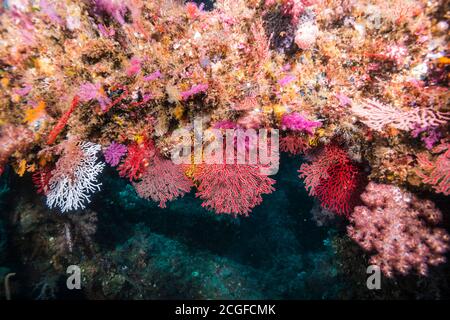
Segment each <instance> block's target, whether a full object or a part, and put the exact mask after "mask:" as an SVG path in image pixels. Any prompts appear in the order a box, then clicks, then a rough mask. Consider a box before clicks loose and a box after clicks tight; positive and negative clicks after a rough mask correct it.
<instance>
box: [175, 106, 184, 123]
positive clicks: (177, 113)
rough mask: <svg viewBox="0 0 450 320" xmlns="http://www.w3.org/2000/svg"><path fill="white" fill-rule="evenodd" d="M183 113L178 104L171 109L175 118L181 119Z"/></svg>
mask: <svg viewBox="0 0 450 320" xmlns="http://www.w3.org/2000/svg"><path fill="white" fill-rule="evenodd" d="M183 114H184V108H183V107H182V106H181V105H178V106H177V107H176V108H175V109H174V110H173V115H174V116H175V118H176V119H177V120H181V118H182V117H183Z"/></svg>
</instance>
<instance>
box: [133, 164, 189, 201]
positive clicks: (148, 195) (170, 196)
mask: <svg viewBox="0 0 450 320" xmlns="http://www.w3.org/2000/svg"><path fill="white" fill-rule="evenodd" d="M133 185H134V188H135V189H136V193H137V194H138V195H139V196H140V197H141V198H144V199H151V200H153V201H156V202H159V207H161V208H165V207H166V202H167V201H172V200H175V199H176V198H178V197H180V196H183V195H184V194H185V193H187V192H189V190H190V189H191V187H192V186H193V184H192V181H191V180H189V179H188V178H187V177H186V176H185V175H184V172H183V170H182V167H181V166H180V165H176V164H174V163H173V162H172V161H171V160H168V159H163V158H161V157H160V156H156V157H155V158H154V161H152V163H151V164H150V165H149V166H148V167H147V170H146V171H145V173H144V174H143V176H142V180H141V181H140V182H137V183H133Z"/></svg>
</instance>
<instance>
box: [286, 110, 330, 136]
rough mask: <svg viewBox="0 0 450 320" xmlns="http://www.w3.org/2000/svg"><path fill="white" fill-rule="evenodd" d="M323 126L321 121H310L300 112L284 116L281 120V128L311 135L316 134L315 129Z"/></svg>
mask: <svg viewBox="0 0 450 320" xmlns="http://www.w3.org/2000/svg"><path fill="white" fill-rule="evenodd" d="M321 125H322V123H321V122H320V121H310V120H308V119H306V118H305V117H303V116H302V115H301V114H300V113H298V112H294V113H289V114H284V115H283V117H282V118H281V127H282V129H283V130H286V129H290V130H294V131H304V132H307V133H308V134H310V135H313V134H314V132H313V129H315V128H317V127H320V126H321Z"/></svg>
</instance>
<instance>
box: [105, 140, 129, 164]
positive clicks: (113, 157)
mask: <svg viewBox="0 0 450 320" xmlns="http://www.w3.org/2000/svg"><path fill="white" fill-rule="evenodd" d="M126 153H127V147H126V146H125V145H123V144H120V143H115V142H113V143H111V145H110V146H109V147H108V148H107V149H106V150H105V152H104V156H105V161H106V163H107V164H109V165H110V166H112V167H115V166H117V165H118V164H119V163H120V160H121V159H122V157H123V156H124V155H125V154H126Z"/></svg>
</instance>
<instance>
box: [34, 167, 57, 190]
mask: <svg viewBox="0 0 450 320" xmlns="http://www.w3.org/2000/svg"><path fill="white" fill-rule="evenodd" d="M51 177H52V168H50V167H45V168H44V169H41V170H38V171H36V172H35V173H33V177H32V179H33V183H34V185H35V186H36V188H37V193H38V194H47V192H48V190H49V183H50V178H51Z"/></svg>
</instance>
